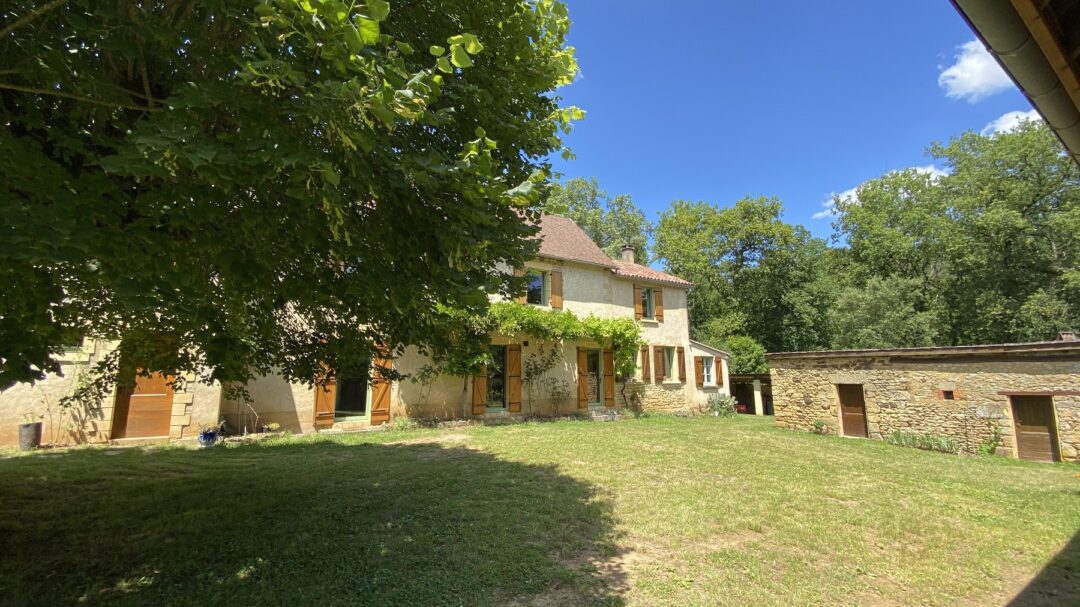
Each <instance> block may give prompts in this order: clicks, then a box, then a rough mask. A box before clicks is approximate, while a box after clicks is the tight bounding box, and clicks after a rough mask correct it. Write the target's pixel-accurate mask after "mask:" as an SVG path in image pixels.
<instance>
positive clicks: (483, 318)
mask: <svg viewBox="0 0 1080 607" xmlns="http://www.w3.org/2000/svg"><path fill="white" fill-rule="evenodd" d="M443 322H444V323H446V326H447V328H448V331H449V332H450V333H451V334H453V335H454V336H455V339H454V340H452V341H451V342H450V343H449V344H448V347H441V348H433V349H431V350H430V351H428V354H429V355H430V356H431V359H432V362H431V363H429V364H428V365H426V366H425V367H424V368H422V369H421V370H420V373H421V374H422V375H423V376H424V377H432V376H435V375H440V374H447V375H456V376H459V377H463V376H467V375H472V374H473V373H475V372H476V371H478V370H479V369H480V368H481V367H483V366H485V365H488V364H491V362H492V361H491V360H490V355H489V354H488V348H487V346H488V344H489V343H490V342H491V335H504V336H508V337H515V336H527V337H529V338H532V339H534V340H538V341H540V342H548V343H552V344H562V343H564V342H572V341H593V342H596V343H598V344H600V345H601V346H602V347H605V348H611V349H612V352H613V357H614V359H615V360H614V362H615V373H616V375H619V376H632V375H633V374H634V371H635V369H636V365H637V353H638V351H639V350H640V349H641V346H642V345H644V342H643V341H642V339H641V325H640V324H639V323H638V322H637V321H635V320H633V319H631V318H625V317H623V318H599V317H596V316H588V317H586V318H584V319H581V318H578V317H577V316H575V315H574V314H573V313H572V312H569V311H567V310H545V309H542V308H537V307H535V306H527V305H522V304H518V303H514V302H499V303H495V304H492V305H491V306H490V307H489V308H488V310H487V312H486V313H485V314H483V315H469V314H463V313H461V312H459V311H457V310H454V311H447V312H446V313H445V314H444V315H443ZM537 366H538V368H540V367H542V366H543V365H541V364H540V363H539V362H538V363H537Z"/></svg>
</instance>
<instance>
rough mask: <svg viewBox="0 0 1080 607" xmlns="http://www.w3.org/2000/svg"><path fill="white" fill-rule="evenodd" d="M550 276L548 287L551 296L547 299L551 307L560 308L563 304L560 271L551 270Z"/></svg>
mask: <svg viewBox="0 0 1080 607" xmlns="http://www.w3.org/2000/svg"><path fill="white" fill-rule="evenodd" d="M550 276H551V278H550V280H551V287H550V290H551V297H550V299H549V301H548V304H549V305H550V306H551V307H552V308H554V309H556V310H561V309H562V306H563V301H562V272H555V271H552V272H551V274H550Z"/></svg>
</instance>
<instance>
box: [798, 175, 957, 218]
mask: <svg viewBox="0 0 1080 607" xmlns="http://www.w3.org/2000/svg"><path fill="white" fill-rule="evenodd" d="M910 168H911V169H913V170H914V171H915V172H916V173H923V174H925V175H929V176H930V177H932V178H934V179H940V178H942V177H944V176H946V175H948V174H949V172H948V171H947V170H945V169H940V168H938V167H937V166H936V165H933V164H928V165H925V166H918V167H910ZM898 172H899V171H889V173H898ZM861 185H862V184H859V185H857V186H855V187H853V188H850V189H847V190H844V191H843V192H840V193H836V192H832V193H830V194H829V195H828V197H826V199H825V201H824V202H822V203H821V210H820V211H818V212H817V213H814V214H813V215H811V216H810V217H811V218H812V219H830V218H832V217H836V215H837V214H838V213H837V211H836V199H837V198H839V199H840V200H851V201H852V202H855V203H856V204H858V202H859V186H861Z"/></svg>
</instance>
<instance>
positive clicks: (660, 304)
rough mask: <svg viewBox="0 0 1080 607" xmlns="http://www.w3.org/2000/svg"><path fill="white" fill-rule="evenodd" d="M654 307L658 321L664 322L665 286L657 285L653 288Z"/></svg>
mask: <svg viewBox="0 0 1080 607" xmlns="http://www.w3.org/2000/svg"><path fill="white" fill-rule="evenodd" d="M653 308H654V309H655V310H656V311H655V312H654V314H655V317H656V322H664V288H663V287H656V288H655V289H653Z"/></svg>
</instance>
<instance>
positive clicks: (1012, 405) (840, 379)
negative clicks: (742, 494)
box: [766, 336, 1080, 461]
mask: <svg viewBox="0 0 1080 607" xmlns="http://www.w3.org/2000/svg"><path fill="white" fill-rule="evenodd" d="M766 358H767V359H768V361H769V366H770V369H771V375H772V386H773V398H774V407H775V414H776V424H777V425H778V426H781V427H786V428H794V429H801V430H809V431H813V430H818V431H831V432H835V433H837V434H840V435H844V436H859V437H869V438H876V439H884V438H886V437H888V436H889V435H890V434H892V433H895V432H902V433H911V434H921V435H934V436H944V437H949V438H951V439H953V441H955V444H956V445H957V446H958V448H959V450H960V451H961V452H962V453H977V452H979V450H980V446H986V447H989V446H990V445H991V444H993V443H995V442H996V443H997V445H996V447H997V452H998V453H1004V454H1007V455H1010V456H1013V457H1020V458H1024V459H1032V460H1052V461H1061V460H1065V461H1080V341H1076V340H1075V338H1072V337H1071V336H1065V337H1063V338H1062V339H1060V340H1058V341H1052V342H1037V343H1027V344H1004V345H987V346H961V347H945V348H902V349H891V350H844V351H833V352H786V353H772V354H768V355H766Z"/></svg>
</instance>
